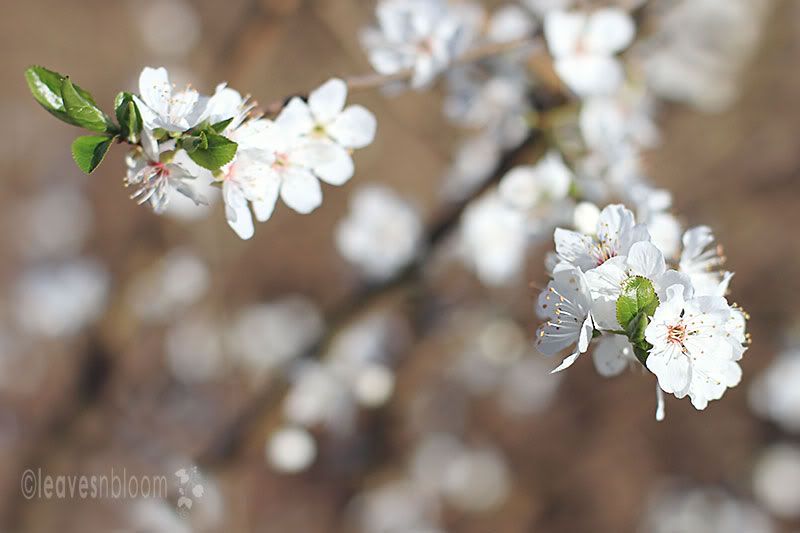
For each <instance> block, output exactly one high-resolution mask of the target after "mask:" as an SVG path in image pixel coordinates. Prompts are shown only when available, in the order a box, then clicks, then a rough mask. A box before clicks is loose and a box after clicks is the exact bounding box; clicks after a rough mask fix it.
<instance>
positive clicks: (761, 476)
mask: <svg viewBox="0 0 800 533" xmlns="http://www.w3.org/2000/svg"><path fill="white" fill-rule="evenodd" d="M753 492H754V493H755V496H756V498H757V499H758V501H759V502H761V504H762V505H764V507H766V508H767V509H768V510H769V511H771V512H772V513H773V514H775V515H776V516H778V517H780V518H784V519H787V520H794V519H797V518H798V517H800V448H798V447H797V446H796V445H792V444H788V443H779V444H773V445H771V446H770V447H769V448H767V449H766V450H765V451H764V453H763V454H762V455H761V457H760V458H759V459H758V462H757V463H756V465H755V470H754V472H753Z"/></svg>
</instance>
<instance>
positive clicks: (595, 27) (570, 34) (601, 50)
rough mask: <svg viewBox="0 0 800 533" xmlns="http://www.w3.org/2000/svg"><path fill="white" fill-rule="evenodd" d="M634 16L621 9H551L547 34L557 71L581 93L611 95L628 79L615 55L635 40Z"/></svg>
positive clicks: (586, 94) (547, 22)
mask: <svg viewBox="0 0 800 533" xmlns="http://www.w3.org/2000/svg"><path fill="white" fill-rule="evenodd" d="M634 34H635V27H634V24H633V20H632V19H631V17H630V16H629V15H628V14H627V13H625V12H624V11H622V10H621V9H618V8H602V9H598V10H597V11H594V12H592V13H589V14H587V13H581V12H564V11H551V12H548V13H547V14H546V15H545V19H544V35H545V39H546V40H547V45H548V47H549V48H550V52H551V53H552V54H553V57H554V59H555V61H554V66H555V70H556V72H557V73H558V75H559V76H560V77H561V79H562V80H563V81H564V83H566V84H567V86H568V87H569V88H570V89H572V90H573V91H574V92H575V93H577V94H578V96H581V97H586V96H592V95H608V94H612V93H613V92H614V91H616V90H617V89H618V88H619V87H620V86H621V85H622V82H623V81H624V80H625V71H624V69H623V67H622V64H621V63H620V62H619V60H617V58H616V57H615V54H616V53H618V52H621V51H622V50H624V49H625V48H627V47H628V46H629V45H630V44H631V42H632V41H633V37H634Z"/></svg>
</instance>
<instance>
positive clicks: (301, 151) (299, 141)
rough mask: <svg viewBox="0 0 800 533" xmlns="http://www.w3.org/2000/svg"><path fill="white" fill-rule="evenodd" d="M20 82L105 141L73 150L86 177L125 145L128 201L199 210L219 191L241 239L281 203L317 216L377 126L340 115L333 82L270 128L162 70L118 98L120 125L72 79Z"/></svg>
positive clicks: (40, 75) (250, 110)
mask: <svg viewBox="0 0 800 533" xmlns="http://www.w3.org/2000/svg"><path fill="white" fill-rule="evenodd" d="M26 77H27V79H28V83H29V86H30V89H31V91H32V92H33V95H34V97H35V98H36V99H37V101H39V103H40V104H41V105H42V106H44V107H45V109H47V110H48V111H50V112H51V113H52V114H53V115H55V116H57V117H58V118H60V119H62V120H64V121H65V122H68V123H70V124H73V125H76V126H80V127H83V128H86V129H89V130H92V131H95V132H99V133H102V135H90V136H83V137H79V138H78V139H77V140H76V141H75V143H73V146H72V153H73V157H74V159H75V162H76V163H77V164H78V166H79V167H81V169H82V170H84V171H85V172H91V171H93V170H94V169H95V168H96V167H97V166H98V165H99V164H100V162H101V161H102V159H103V157H104V156H105V153H106V152H107V151H108V148H109V147H110V145H111V144H112V143H113V142H115V141H116V142H123V141H124V142H127V143H129V144H131V145H132V146H133V149H132V150H131V152H130V153H129V154H128V156H127V158H126V163H127V167H128V168H127V175H126V177H125V184H126V186H129V187H132V188H133V190H134V192H133V194H132V195H131V198H133V199H135V200H136V201H137V202H138V203H140V204H144V203H148V204H150V206H151V207H152V208H153V210H154V211H155V212H156V213H161V212H163V211H164V210H165V208H166V207H167V205H168V203H169V201H170V198H171V197H172V196H173V195H174V193H175V192H177V193H180V194H183V195H184V196H186V197H188V198H190V199H192V200H193V201H194V202H195V203H197V204H205V203H207V200H206V196H207V195H208V194H210V193H212V192H213V190H212V189H211V188H210V187H211V186H215V187H217V188H220V189H221V190H222V198H223V201H224V203H225V217H226V219H227V221H228V224H229V225H230V227H231V228H232V229H233V230H234V231H235V232H236V234H237V235H239V237H241V238H242V239H249V238H250V237H252V236H253V233H254V226H253V215H255V218H256V219H257V220H258V221H260V222H263V221H266V220H267V219H269V218H270V216H271V215H272V212H273V210H274V208H275V204H276V202H277V200H278V197H280V198H281V199H282V200H283V201H284V203H286V205H288V206H289V207H291V208H292V209H294V210H295V211H297V212H298V213H304V214H305V213H310V212H311V211H313V210H314V209H316V208H317V207H318V206H319V205H320V204H321V203H322V189H321V187H320V181H324V182H326V183H328V184H331V185H342V184H344V183H345V182H347V181H348V180H349V179H350V178H351V177H352V176H353V173H354V165H353V159H352V155H351V154H352V151H353V150H355V149H357V148H363V147H365V146H367V145H369V144H370V143H371V142H372V140H373V139H374V137H375V129H376V121H375V117H374V116H373V115H372V113H370V112H369V111H368V110H367V109H365V108H364V107H362V106H359V105H353V106H349V107H345V102H346V99H347V84H346V83H345V82H344V81H342V80H340V79H337V78H333V79H331V80H329V81H327V82H326V83H324V84H323V85H322V86H320V87H319V88H317V89H315V90H314V91H311V93H310V94H309V96H308V98H307V100H303V99H302V98H300V97H294V98H292V99H291V100H289V102H288V103H287V104H286V106H285V107H284V108H283V109H282V110H281V111H280V112H279V113H278V115H277V117H275V119H274V120H270V119H268V118H264V117H263V116H262V115H261V114H259V113H258V112H256V104H255V103H253V102H251V101H250V99H249V98H248V97H243V96H242V95H241V94H240V93H239V92H237V91H235V90H233V89H231V88H230V87H227V86H226V85H225V84H224V83H223V84H220V85H218V86H217V88H216V90H215V92H214V94H213V95H210V96H206V95H201V94H200V93H199V92H197V91H196V90H194V89H192V88H191V87H187V88H185V89H181V90H178V89H176V88H175V87H174V86H173V85H172V84H171V83H170V80H169V75H168V73H167V71H166V69H164V68H149V67H147V68H145V69H144V70H143V71H142V73H141V75H140V76H139V94H130V93H124V92H123V93H120V94H119V95H118V96H117V99H116V102H115V114H116V118H117V121H118V123H117V122H114V120H113V119H112V118H110V117H109V116H107V115H106V114H105V113H103V112H102V111H101V110H100V109H99V108H98V107H97V106H96V104H95V103H94V100H93V98H92V97H91V95H90V94H89V93H87V92H86V91H84V90H83V89H81V88H79V87H77V86H75V85H73V84H72V82H71V81H70V80H69V78H67V77H64V76H61V75H60V74H57V73H55V72H52V71H49V70H47V69H44V68H42V67H31V68H30V69H28V71H26ZM204 189H205V190H204Z"/></svg>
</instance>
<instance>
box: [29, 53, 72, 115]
mask: <svg viewBox="0 0 800 533" xmlns="http://www.w3.org/2000/svg"><path fill="white" fill-rule="evenodd" d="M25 81H27V82H28V88H29V89H30V90H31V94H32V95H33V98H34V99H35V100H36V101H37V102H39V104H40V105H41V106H42V107H44V108H45V109H46V110H47V111H49V112H50V113H51V114H52V115H54V116H56V117H58V118H59V119H61V120H63V121H64V122H67V123H70V124H72V122H71V121H70V120H69V118H68V117H67V113H66V111H65V110H64V100H63V99H62V98H61V84H62V82H63V81H64V76H62V75H61V74H59V73H58V72H53V71H52V70H47V69H46V68H44V67H39V66H33V67H29V68H28V69H27V70H25Z"/></svg>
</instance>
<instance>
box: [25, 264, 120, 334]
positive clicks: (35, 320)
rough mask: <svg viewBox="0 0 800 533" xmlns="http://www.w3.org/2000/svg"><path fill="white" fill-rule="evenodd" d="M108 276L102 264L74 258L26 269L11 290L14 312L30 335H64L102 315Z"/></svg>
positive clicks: (109, 283) (109, 282)
mask: <svg viewBox="0 0 800 533" xmlns="http://www.w3.org/2000/svg"><path fill="white" fill-rule="evenodd" d="M110 285H111V277H110V275H109V273H108V270H107V269H106V268H105V266H103V265H102V264H100V263H98V262H97V261H94V260H91V259H75V260H70V261H66V262H61V263H54V264H47V265H43V266H40V267H36V268H33V269H30V270H28V271H27V272H26V273H25V274H24V276H23V277H22V278H21V279H20V280H19V282H18V283H17V285H16V287H15V291H14V293H15V294H14V298H13V301H14V306H13V309H14V313H15V314H16V317H17V321H18V323H19V325H20V326H21V327H22V329H23V330H25V331H26V332H28V333H30V334H33V335H42V336H46V337H55V338H57V337H64V336H69V335H74V334H76V333H78V332H79V331H80V330H81V329H83V328H84V327H85V326H87V325H89V324H90V323H91V322H93V321H94V320H96V319H97V318H99V317H100V316H101V313H102V312H103V309H104V308H105V305H106V300H107V298H108V291H109V287H110Z"/></svg>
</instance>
